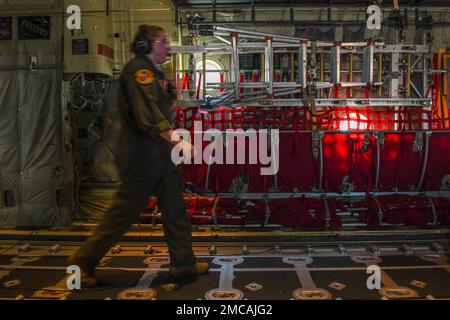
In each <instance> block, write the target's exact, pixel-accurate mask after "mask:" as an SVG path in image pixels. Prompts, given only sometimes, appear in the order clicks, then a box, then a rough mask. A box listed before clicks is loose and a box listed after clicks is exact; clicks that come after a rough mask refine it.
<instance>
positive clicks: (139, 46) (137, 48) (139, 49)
mask: <svg viewBox="0 0 450 320" xmlns="http://www.w3.org/2000/svg"><path fill="white" fill-rule="evenodd" d="M143 27H144V26H140V27H139V35H138V37H137V38H136V40H135V41H134V45H133V50H134V52H135V53H136V54H142V55H145V54H149V53H151V52H152V45H153V39H151V38H149V37H146V36H144V32H143Z"/></svg>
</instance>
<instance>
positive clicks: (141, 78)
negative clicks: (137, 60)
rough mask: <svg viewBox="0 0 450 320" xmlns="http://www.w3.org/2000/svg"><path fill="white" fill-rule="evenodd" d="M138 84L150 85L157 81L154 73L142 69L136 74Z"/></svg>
mask: <svg viewBox="0 0 450 320" xmlns="http://www.w3.org/2000/svg"><path fill="white" fill-rule="evenodd" d="M134 77H135V79H136V82H137V83H139V84H144V85H145V84H150V83H152V82H153V81H154V80H155V77H154V76H153V72H152V71H151V70H150V69H140V70H138V71H136V73H135V74H134Z"/></svg>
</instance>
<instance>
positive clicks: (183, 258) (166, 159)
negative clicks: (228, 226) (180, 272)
mask: <svg viewBox="0 0 450 320" xmlns="http://www.w3.org/2000/svg"><path fill="white" fill-rule="evenodd" d="M165 83H166V82H165V80H164V75H163V73H161V72H160V71H159V70H158V69H156V68H155V66H154V65H153V64H152V63H151V61H150V59H148V58H147V57H146V56H137V57H135V58H134V59H132V60H131V61H130V62H129V63H128V64H127V65H126V66H125V67H124V70H123V72H122V74H121V77H120V84H121V86H120V88H121V90H120V98H119V99H120V101H119V112H120V115H119V116H118V121H119V122H120V126H119V128H120V130H121V134H120V135H119V136H120V138H119V139H117V141H115V142H114V145H113V146H112V150H113V152H114V155H115V159H116V163H117V166H118V169H119V172H120V176H121V180H122V183H123V184H122V186H121V188H120V190H119V191H118V193H117V195H116V197H115V203H114V204H113V205H112V207H111V208H110V209H109V210H108V212H107V213H106V215H105V217H104V219H103V220H102V221H101V223H100V224H99V226H98V227H97V228H96V230H95V232H94V234H93V235H92V236H91V237H90V238H89V239H88V240H87V242H86V243H85V244H84V245H83V246H82V247H81V248H80V250H79V251H78V252H77V253H76V254H75V259H76V261H77V262H79V265H80V267H82V268H83V267H84V268H87V269H93V268H95V267H96V266H97V264H98V262H99V260H100V259H101V258H102V257H103V256H104V254H105V253H106V252H107V251H108V250H109V248H110V247H111V245H113V244H114V243H116V242H118V241H120V239H121V237H122V236H123V234H124V233H125V232H126V231H127V230H128V229H129V228H130V226H131V225H132V223H134V222H136V220H137V218H138V217H139V214H140V213H141V212H142V211H143V210H144V208H145V206H146V204H147V202H148V199H149V197H150V196H156V197H157V199H158V207H159V209H160V210H161V212H162V222H163V226H164V236H165V240H166V242H167V244H168V247H169V254H170V259H171V262H170V264H171V266H176V267H184V266H193V265H194V264H195V256H194V253H193V251H192V235H191V226H190V222H189V218H188V216H187V214H186V207H185V203H184V201H183V197H182V181H181V177H180V173H179V171H178V169H177V167H176V166H175V164H174V163H173V162H172V160H171V156H170V155H171V146H170V144H169V143H168V142H167V141H165V140H164V139H163V138H162V137H160V135H159V134H160V133H161V132H163V131H167V130H170V129H172V126H171V124H170V122H169V121H170V119H171V107H172V102H173V101H172V95H171V92H170V91H171V90H170V88H168V87H167V86H166V84H165Z"/></svg>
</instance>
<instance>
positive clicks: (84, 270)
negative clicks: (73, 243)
mask: <svg viewBox="0 0 450 320" xmlns="http://www.w3.org/2000/svg"><path fill="white" fill-rule="evenodd" d="M67 263H68V264H69V266H70V265H75V266H78V267H80V270H81V275H80V282H81V289H92V288H97V287H102V286H105V285H106V284H105V283H103V282H101V281H100V280H98V279H97V278H96V276H95V269H94V268H88V267H86V266H85V265H83V263H81V261H80V260H79V259H78V258H77V257H76V255H75V254H74V255H72V256H70V257H69V258H68V260H67Z"/></svg>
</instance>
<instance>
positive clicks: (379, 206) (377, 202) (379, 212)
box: [373, 196, 383, 226]
mask: <svg viewBox="0 0 450 320" xmlns="http://www.w3.org/2000/svg"><path fill="white" fill-rule="evenodd" d="M373 200H374V201H375V204H376V205H377V208H378V226H382V225H383V210H382V209H381V205H380V201H378V198H377V197H376V196H373Z"/></svg>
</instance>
